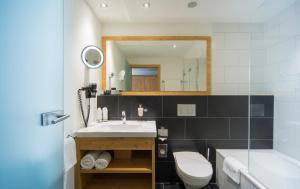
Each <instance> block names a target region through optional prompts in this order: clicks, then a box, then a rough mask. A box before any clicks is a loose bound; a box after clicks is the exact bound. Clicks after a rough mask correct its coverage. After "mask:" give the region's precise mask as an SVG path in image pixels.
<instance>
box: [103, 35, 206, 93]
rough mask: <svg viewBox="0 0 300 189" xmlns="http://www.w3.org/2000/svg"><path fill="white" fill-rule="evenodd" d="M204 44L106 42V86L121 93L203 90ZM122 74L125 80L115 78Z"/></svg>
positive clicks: (204, 89)
mask: <svg viewBox="0 0 300 189" xmlns="http://www.w3.org/2000/svg"><path fill="white" fill-rule="evenodd" d="M206 55H207V42H206V41H205V40H203V41H201V40H186V41H185V40H180V41H179V40H177V41H176V40H174V41H167V40H166V41H107V42H106V56H107V57H106V63H107V67H106V74H107V76H106V78H108V79H107V80H106V81H107V83H106V86H108V88H109V89H110V88H116V89H118V90H123V91H206V90H207V86H206V83H207V82H206V78H207V77H206V74H207V72H206V67H207V66H206V64H207V57H206ZM121 71H124V72H123V73H126V74H125V78H124V79H123V80H120V79H119V75H120V72H121Z"/></svg>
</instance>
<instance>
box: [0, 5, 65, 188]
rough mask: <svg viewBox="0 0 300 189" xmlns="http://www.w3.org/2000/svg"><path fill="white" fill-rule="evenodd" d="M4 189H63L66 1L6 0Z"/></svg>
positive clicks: (0, 175) (0, 117) (2, 35)
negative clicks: (53, 115)
mask: <svg viewBox="0 0 300 189" xmlns="http://www.w3.org/2000/svg"><path fill="white" fill-rule="evenodd" d="M0 23H1V26H0V55H1V56H0V57H1V62H0V84H1V85H0V86H1V93H0V110H1V112H0V128H1V133H0V149H1V156H0V167H1V168H0V188H3V189H60V188H63V123H62V122H60V123H57V124H53V125H49V126H41V113H43V112H50V111H54V110H63V1H61V0H43V1H41V0H3V1H0Z"/></svg>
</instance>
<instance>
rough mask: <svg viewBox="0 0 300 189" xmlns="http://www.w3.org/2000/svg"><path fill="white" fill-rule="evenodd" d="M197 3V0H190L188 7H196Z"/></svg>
mask: <svg viewBox="0 0 300 189" xmlns="http://www.w3.org/2000/svg"><path fill="white" fill-rule="evenodd" d="M197 5H198V3H197V1H191V2H189V3H188V8H195V7H197Z"/></svg>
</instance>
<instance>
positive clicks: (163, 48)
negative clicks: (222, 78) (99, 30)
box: [114, 41, 206, 58]
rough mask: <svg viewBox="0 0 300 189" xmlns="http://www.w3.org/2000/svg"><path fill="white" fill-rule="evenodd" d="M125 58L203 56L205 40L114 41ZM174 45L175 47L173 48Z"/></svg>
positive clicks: (204, 53)
mask: <svg viewBox="0 0 300 189" xmlns="http://www.w3.org/2000/svg"><path fill="white" fill-rule="evenodd" d="M114 43H115V44H116V45H117V47H118V48H119V49H120V50H121V51H122V53H123V54H124V55H125V56H126V57H127V58H153V57H155V58H158V57H160V58H162V57H177V58H200V57H202V58H205V55H206V41H114ZM173 45H176V48H173Z"/></svg>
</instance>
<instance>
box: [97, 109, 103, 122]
mask: <svg viewBox="0 0 300 189" xmlns="http://www.w3.org/2000/svg"><path fill="white" fill-rule="evenodd" d="M96 122H97V123H100V122H102V109H101V108H97V116H96Z"/></svg>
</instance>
